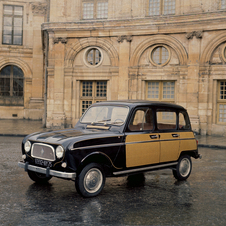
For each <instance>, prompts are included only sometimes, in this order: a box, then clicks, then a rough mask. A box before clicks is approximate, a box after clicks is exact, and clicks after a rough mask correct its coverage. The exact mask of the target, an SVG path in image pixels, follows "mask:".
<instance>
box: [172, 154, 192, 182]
mask: <svg viewBox="0 0 226 226" xmlns="http://www.w3.org/2000/svg"><path fill="white" fill-rule="evenodd" d="M191 170H192V161H191V158H190V156H189V155H183V156H181V157H180V158H179V161H178V164H177V166H176V169H174V170H173V175H174V177H175V178H176V179H177V180H179V181H182V180H186V179H187V178H188V177H189V176H190V174H191Z"/></svg>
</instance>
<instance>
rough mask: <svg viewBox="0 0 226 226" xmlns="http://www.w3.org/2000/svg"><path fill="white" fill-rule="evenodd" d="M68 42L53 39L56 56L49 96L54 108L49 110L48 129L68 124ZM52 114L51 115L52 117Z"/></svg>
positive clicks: (59, 38) (62, 39)
mask: <svg viewBox="0 0 226 226" xmlns="http://www.w3.org/2000/svg"><path fill="white" fill-rule="evenodd" d="M66 43H67V40H66V39H65V38H61V37H58V38H53V50H52V53H53V55H54V69H53V70H54V75H53V79H52V86H53V89H51V90H49V91H48V92H50V91H51V93H49V94H48V96H49V98H52V100H49V103H51V104H52V105H53V106H52V107H50V109H49V111H48V110H47V117H48V119H47V121H48V123H47V127H56V128H64V127H65V122H66V116H65V112H64V83H65V79H64V55H65V44H66ZM50 114H51V115H50Z"/></svg>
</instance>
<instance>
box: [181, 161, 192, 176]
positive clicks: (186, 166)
mask: <svg viewBox="0 0 226 226" xmlns="http://www.w3.org/2000/svg"><path fill="white" fill-rule="evenodd" d="M190 170H191V163H190V161H189V159H187V158H185V159H182V160H181V163H180V167H179V172H180V175H181V176H183V177H186V176H188V175H189V173H190Z"/></svg>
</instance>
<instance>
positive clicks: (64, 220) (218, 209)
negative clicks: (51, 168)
mask: <svg viewBox="0 0 226 226" xmlns="http://www.w3.org/2000/svg"><path fill="white" fill-rule="evenodd" d="M22 139H23V138H22V137H18V136H14V137H8V136H6V137H3V136H2V137H1V136H0V156H1V158H0V172H1V173H0V182H1V185H0V226H34V225H35V226H36V225H37V226H46V225H48V226H62V225H63V226H73V225H76V226H141V225H146V226H150V225H154V226H216V225H217V226H225V222H226V212H225V207H226V180H225V178H226V171H225V168H226V150H224V149H217V148H214V149H211V148H203V147H200V148H199V151H200V153H201V154H202V156H203V158H202V159H192V163H193V167H192V173H191V175H190V177H189V178H188V180H186V181H182V182H178V181H176V180H175V179H174V177H173V174H172V171H171V170H169V169H167V170H160V171H153V172H147V173H145V177H138V178H137V179H136V180H134V179H133V180H131V177H130V180H128V178H127V177H119V178H107V180H106V184H105V187H104V189H103V191H102V192H101V194H100V195H99V196H97V197H94V198H90V199H85V198H82V197H81V196H80V195H79V194H78V193H77V192H76V190H75V186H74V183H73V181H67V180H62V179H58V178H52V179H51V180H50V182H49V183H48V184H47V185H39V184H36V183H34V182H33V181H31V180H30V178H29V177H28V175H27V173H26V172H25V171H24V170H23V169H21V168H19V167H18V166H17V162H18V161H19V160H20V159H21V150H20V146H21V140H22Z"/></svg>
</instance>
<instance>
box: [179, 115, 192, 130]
mask: <svg viewBox="0 0 226 226" xmlns="http://www.w3.org/2000/svg"><path fill="white" fill-rule="evenodd" d="M190 128H191V127H190V123H189V120H188V115H187V114H185V113H182V112H180V113H179V130H186V129H190Z"/></svg>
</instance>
